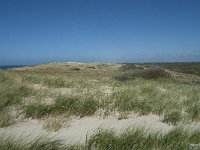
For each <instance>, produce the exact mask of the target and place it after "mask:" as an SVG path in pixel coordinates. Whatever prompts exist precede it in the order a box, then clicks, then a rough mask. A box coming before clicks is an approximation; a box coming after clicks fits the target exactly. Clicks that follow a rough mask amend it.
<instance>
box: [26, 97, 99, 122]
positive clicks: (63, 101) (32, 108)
mask: <svg viewBox="0 0 200 150" xmlns="http://www.w3.org/2000/svg"><path fill="white" fill-rule="evenodd" d="M97 108H98V104H97V102H96V101H95V100H93V99H92V98H90V97H89V98H88V99H85V100H84V99H81V98H80V97H77V96H74V97H73V96H71V97H70V96H59V97H58V98H57V99H56V100H55V103H53V104H51V105H44V104H41V103H32V104H29V105H27V106H25V114H26V117H32V118H41V117H43V116H47V115H50V114H51V115H56V114H62V113H68V114H75V115H80V116H81V117H84V116H87V115H92V114H94V113H95V111H96V110H97Z"/></svg>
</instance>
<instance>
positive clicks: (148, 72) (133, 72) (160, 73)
mask: <svg viewBox="0 0 200 150" xmlns="http://www.w3.org/2000/svg"><path fill="white" fill-rule="evenodd" d="M123 69H124V68H123ZM139 77H140V78H144V79H159V78H170V77H171V76H170V73H168V72H166V71H165V70H164V69H162V68H157V67H153V68H147V69H130V68H128V69H127V70H125V71H124V72H123V73H120V74H118V75H115V76H114V79H117V80H119V81H126V80H133V79H136V78H139Z"/></svg>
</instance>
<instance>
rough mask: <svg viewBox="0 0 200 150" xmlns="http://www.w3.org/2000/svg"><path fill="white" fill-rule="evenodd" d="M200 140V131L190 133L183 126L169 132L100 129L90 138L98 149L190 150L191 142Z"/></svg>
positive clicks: (195, 142)
mask: <svg viewBox="0 0 200 150" xmlns="http://www.w3.org/2000/svg"><path fill="white" fill-rule="evenodd" d="M199 142H200V132H199V131H196V132H195V131H194V132H192V133H188V132H186V131H184V130H183V129H182V128H175V129H174V130H172V131H170V132H168V133H167V134H161V133H149V132H148V131H146V130H145V129H138V128H133V129H128V130H127V131H125V132H124V133H122V134H120V135H118V134H116V133H115V132H113V131H108V130H100V131H99V132H97V133H95V134H94V135H93V136H92V137H91V138H90V140H89V142H88V143H89V148H91V147H96V148H97V149H98V150H109V149H112V150H121V149H124V150H132V149H134V150H141V149H145V150H153V149H156V150H163V149H165V150H168V149H169V150H188V149H189V147H190V144H198V143H199Z"/></svg>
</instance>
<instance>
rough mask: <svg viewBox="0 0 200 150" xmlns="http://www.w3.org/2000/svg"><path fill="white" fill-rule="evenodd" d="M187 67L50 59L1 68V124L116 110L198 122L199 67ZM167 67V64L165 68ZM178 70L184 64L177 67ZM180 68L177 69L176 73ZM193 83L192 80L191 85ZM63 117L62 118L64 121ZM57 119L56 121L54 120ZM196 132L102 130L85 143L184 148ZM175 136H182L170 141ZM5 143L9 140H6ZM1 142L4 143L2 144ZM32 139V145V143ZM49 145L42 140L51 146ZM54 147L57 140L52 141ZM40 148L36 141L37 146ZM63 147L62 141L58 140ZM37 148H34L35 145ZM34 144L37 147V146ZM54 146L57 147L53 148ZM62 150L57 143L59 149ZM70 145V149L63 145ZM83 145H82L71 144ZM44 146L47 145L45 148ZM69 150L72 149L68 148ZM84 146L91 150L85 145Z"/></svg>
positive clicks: (12, 143)
mask: <svg viewBox="0 0 200 150" xmlns="http://www.w3.org/2000/svg"><path fill="white" fill-rule="evenodd" d="M192 64H193V63H191V64H188V65H185V63H183V64H182V65H183V66H186V68H187V66H189V67H188V68H191V69H190V70H194V74H196V75H193V72H192V74H191V72H189V73H190V74H187V73H188V72H187V71H182V70H183V69H184V67H183V66H181V65H180V64H176V63H175V64H173V65H172V64H170V65H168V64H161V65H160V64H159V66H157V64H106V63H49V64H42V65H36V66H30V67H28V66H26V67H21V68H16V69H8V70H0V127H6V126H10V125H12V124H16V123H18V122H21V121H24V120H26V119H27V118H32V119H41V120H43V119H45V120H46V119H48V118H55V120H56V119H57V118H59V117H60V116H62V119H63V118H65V119H66V118H67V117H70V116H77V117H85V116H93V115H95V114H99V112H100V114H101V115H103V116H105V117H106V116H109V115H110V114H113V113H116V112H117V113H119V114H120V116H119V119H126V118H127V117H128V114H129V113H135V114H138V115H148V114H155V115H158V116H159V117H160V118H161V121H162V122H164V123H166V124H170V125H173V126H179V125H181V126H183V127H184V125H185V124H188V123H194V124H198V123H199V122H200V84H199V83H200V77H199V76H198V69H199V68H198V65H197V64H196V63H195V64H194V69H192V67H193V65H192ZM166 65H167V66H166ZM180 68H182V69H181V70H180ZM180 72H181V73H180ZM193 83H195V84H193ZM65 119H64V120H65ZM57 120H58V119H57ZM52 122H53V124H48V125H47V126H46V127H44V128H48V127H49V126H50V128H54V129H53V131H54V130H59V128H60V127H62V125H61V123H60V122H62V121H60V122H57V121H52ZM199 137H200V135H199V132H196V133H193V132H188V131H185V130H184V129H177V130H173V131H172V132H169V133H168V134H166V135H161V134H160V133H157V134H151V135H150V134H148V132H147V131H146V130H143V129H141V130H131V131H126V132H125V133H122V134H120V135H117V134H115V133H113V132H110V131H102V132H99V133H97V134H96V135H94V136H92V137H90V138H89V139H88V141H87V143H86V146H88V144H89V145H90V146H91V147H92V146H94V145H96V146H97V147H98V148H99V149H103V150H104V149H105V150H107V149H109V147H111V148H110V149H142V147H143V149H148V148H147V147H149V149H175V148H176V147H177V148H176V149H186V147H187V148H188V145H190V144H192V143H199V142H200V141H199ZM1 139H2V140H0V141H4V142H0V149H2V148H4V149H9V148H7V146H9V145H10V149H9V150H13V149H19V147H21V149H25V150H26V149H27V150H28V149H30V146H31V144H30V146H27V145H23V143H22V145H20V142H16V143H15V141H13V139H12V138H11V139H3V137H1ZM174 139H180V140H178V141H176V142H174ZM5 140H6V141H7V143H8V144H7V143H6V142H5ZM3 143H5V144H3ZM34 143H35V142H34V141H32V144H33V145H34ZM51 144H52V143H45V144H41V145H44V147H47V148H46V149H51V146H49V147H48V146H45V145H51ZM53 144H55V146H56V143H53ZM38 145H39V147H40V144H38ZM61 145H62V144H61ZM36 147H37V146H36ZM39 147H38V149H40V148H39ZM52 148H54V149H58V148H57V146H56V147H54V146H52ZM59 148H60V149H61V147H59ZM64 148H65V149H69V147H68V148H67V147H64ZM74 148H77V149H78V148H79V149H83V148H85V146H83V147H82V146H81V147H80V146H75V147H74ZM44 149H45V148H44ZM71 149H73V147H71ZM86 149H89V148H88V147H86Z"/></svg>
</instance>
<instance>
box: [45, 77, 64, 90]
mask: <svg viewBox="0 0 200 150" xmlns="http://www.w3.org/2000/svg"><path fill="white" fill-rule="evenodd" d="M43 84H44V85H46V86H48V87H56V88H59V87H65V81H64V80H63V79H62V78H44V80H43Z"/></svg>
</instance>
